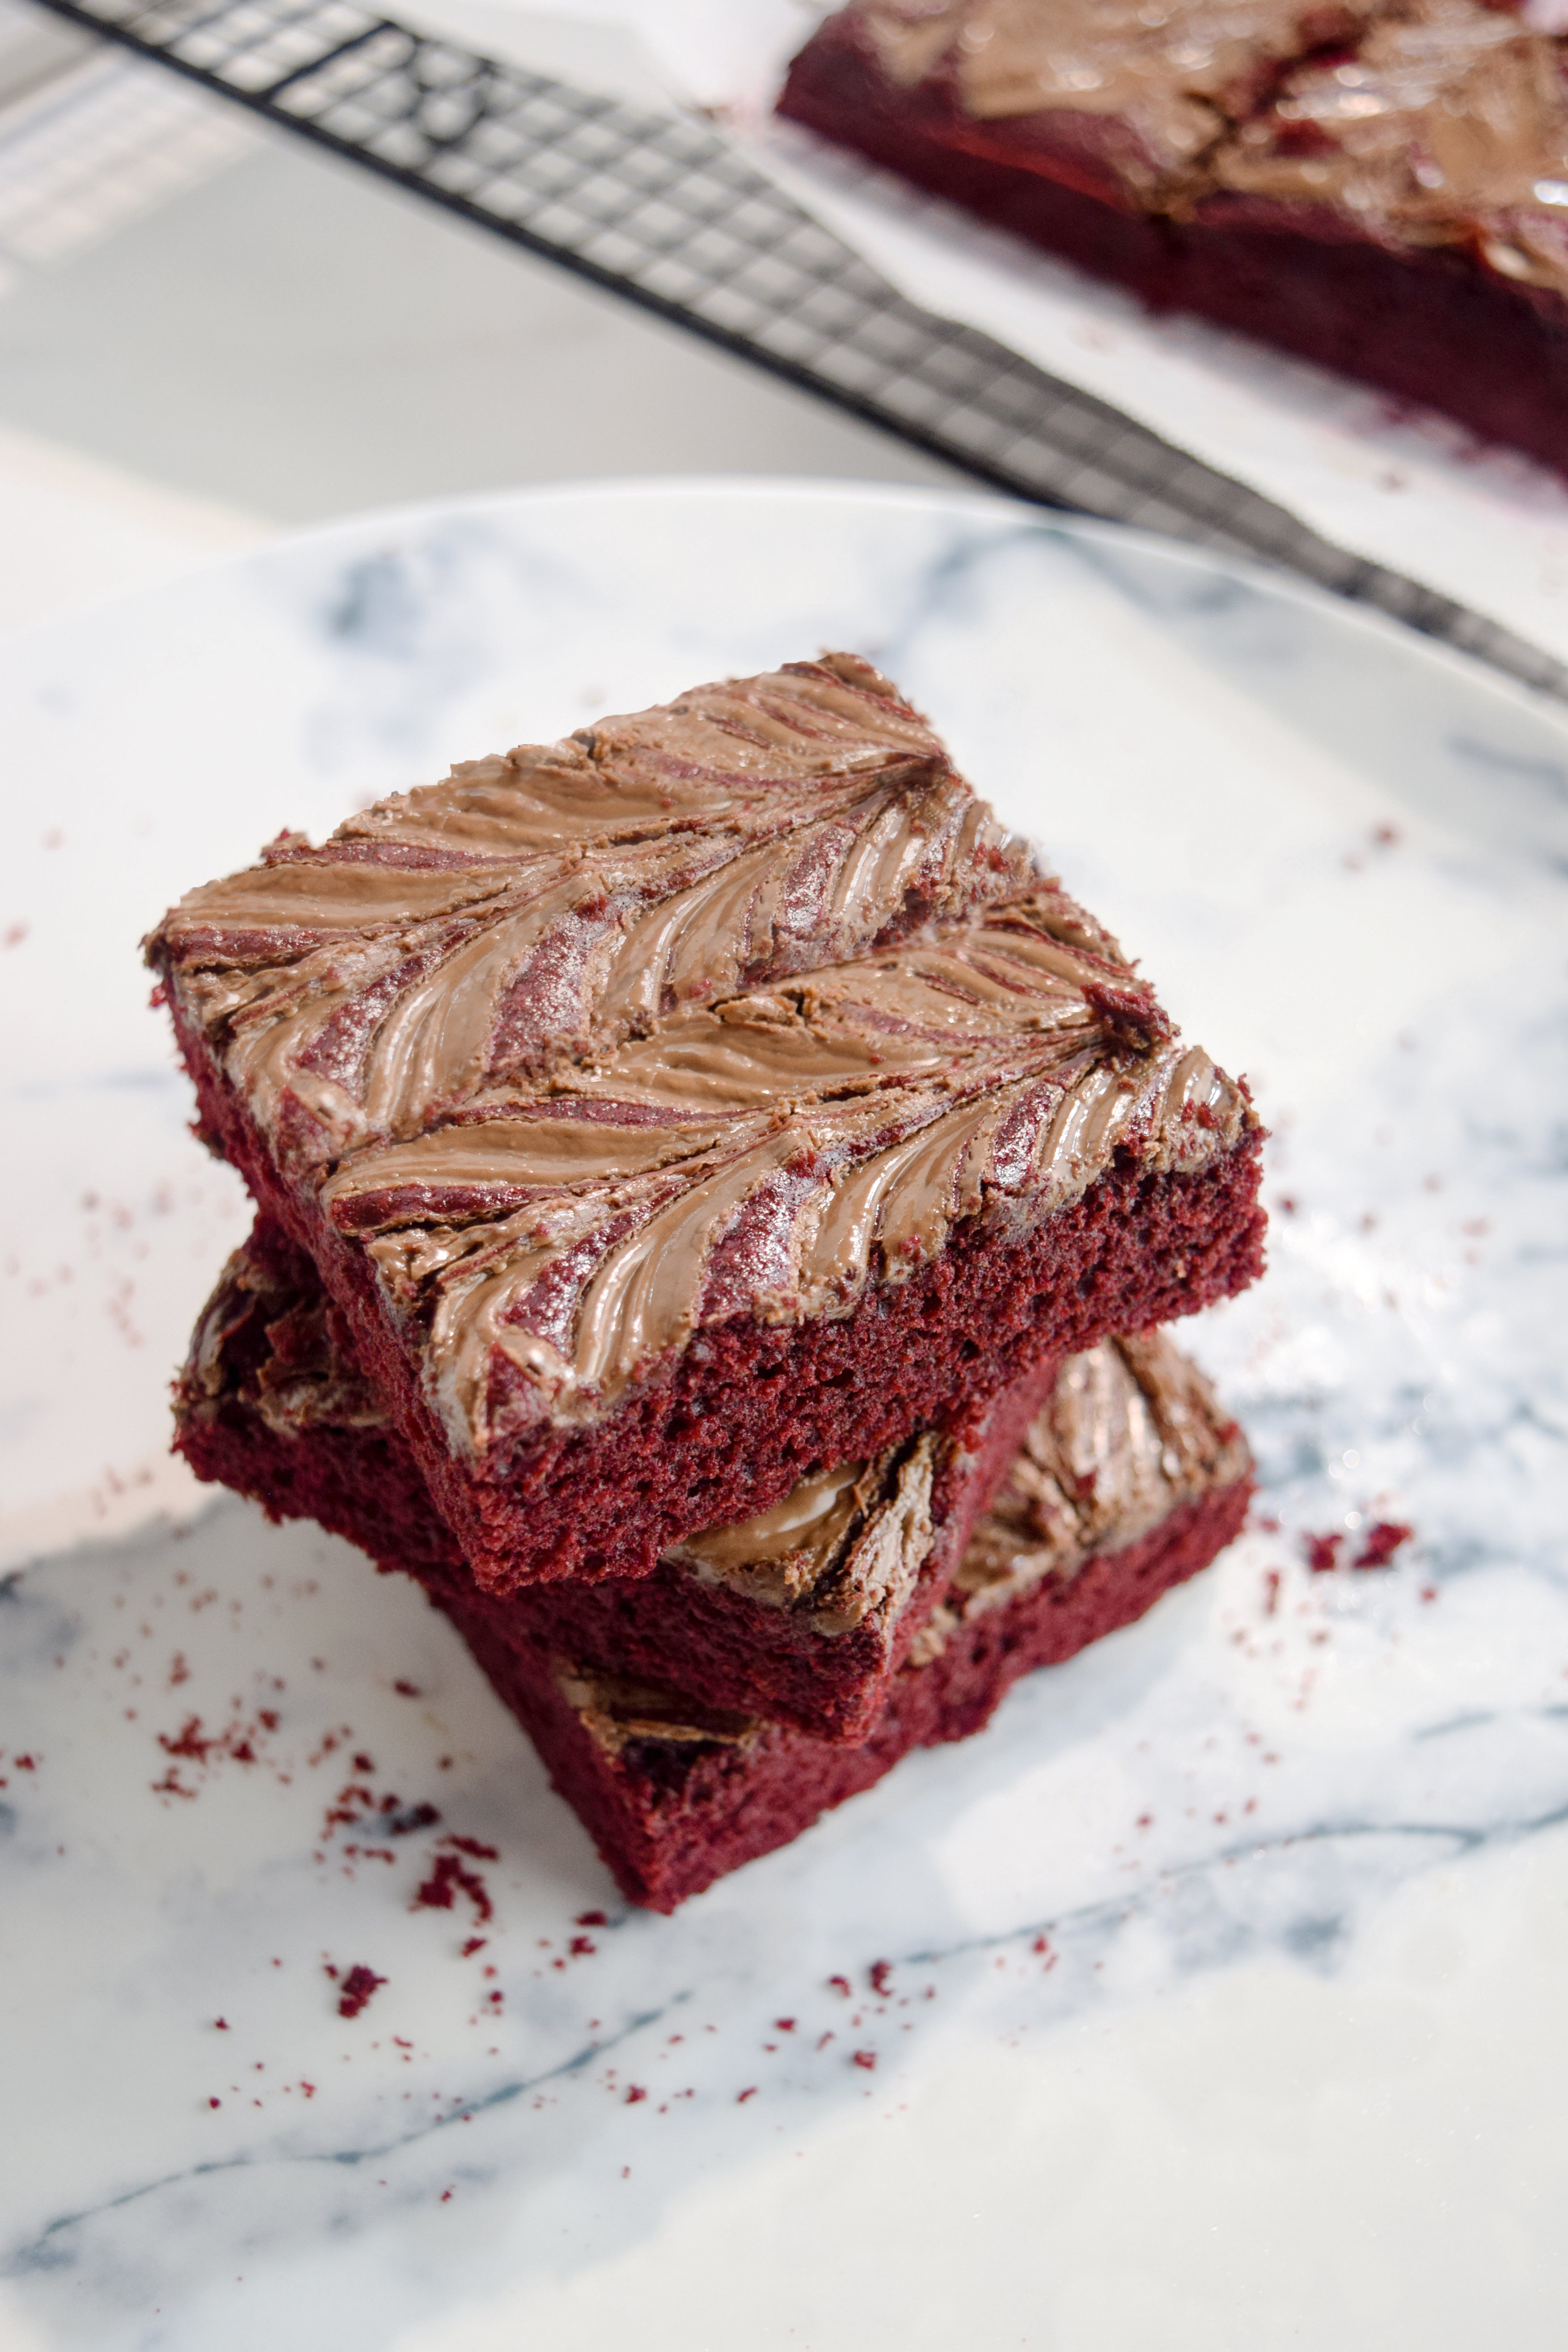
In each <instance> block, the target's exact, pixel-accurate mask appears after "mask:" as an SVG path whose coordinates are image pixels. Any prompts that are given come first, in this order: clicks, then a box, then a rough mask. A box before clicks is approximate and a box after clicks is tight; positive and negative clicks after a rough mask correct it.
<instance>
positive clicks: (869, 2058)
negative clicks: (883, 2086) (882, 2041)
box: [853, 2050, 877, 2074]
mask: <svg viewBox="0 0 1568 2352" xmlns="http://www.w3.org/2000/svg"><path fill="white" fill-rule="evenodd" d="M853 2063H854V2064H855V2065H857V2066H864V2067H865V2069H866V2072H867V2073H868V2074H869V2073H870V2072H871V2070H872V2068H873V2067H874V2066H875V2065H876V2063H877V2053H876V2052H875V2051H874V2050H857V2052H856V2053H855V2056H854V2060H853Z"/></svg>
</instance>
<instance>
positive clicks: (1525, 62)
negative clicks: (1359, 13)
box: [1214, 0, 1568, 294]
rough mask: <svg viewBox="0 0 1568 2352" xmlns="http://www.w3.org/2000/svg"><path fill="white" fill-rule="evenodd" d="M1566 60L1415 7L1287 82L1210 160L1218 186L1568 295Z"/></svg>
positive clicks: (1517, 33) (1516, 26) (1519, 35)
mask: <svg viewBox="0 0 1568 2352" xmlns="http://www.w3.org/2000/svg"><path fill="white" fill-rule="evenodd" d="M1565 61H1568V47H1565V45H1564V43H1563V42H1562V41H1561V40H1553V39H1550V38H1548V37H1546V36H1545V35H1543V34H1541V33H1536V32H1531V30H1530V29H1529V28H1528V27H1527V26H1523V25H1522V24H1521V22H1520V21H1519V19H1518V18H1517V17H1514V16H1506V15H1503V14H1500V13H1499V12H1496V11H1494V10H1491V9H1488V8H1479V7H1474V6H1469V5H1465V0H1412V5H1410V6H1409V7H1408V8H1407V9H1406V10H1405V11H1403V12H1402V13H1401V14H1400V15H1399V16H1393V17H1390V18H1387V19H1385V20H1384V21H1383V22H1381V23H1378V24H1376V25H1373V26H1371V27H1370V28H1369V30H1368V31H1367V32H1366V33H1365V35H1364V36H1363V39H1362V40H1361V42H1360V43H1359V44H1358V45H1357V47H1356V48H1355V50H1354V51H1353V53H1352V54H1349V55H1346V56H1343V57H1340V58H1331V59H1326V60H1323V61H1321V62H1320V63H1316V64H1312V65H1306V66H1302V67H1300V68H1298V69H1297V70H1296V71H1294V72H1293V73H1291V74H1290V75H1289V77H1288V78H1287V79H1286V80H1285V82H1284V83H1283V85H1282V86H1281V88H1280V89H1279V94H1278V96H1277V98H1276V100H1275V101H1274V103H1273V104H1272V105H1271V106H1270V107H1269V108H1268V110H1266V111H1265V112H1264V113H1262V114H1260V115H1259V116H1258V118H1257V120H1255V121H1251V122H1247V123H1244V124H1243V125H1242V126H1241V128H1240V130H1239V131H1238V132H1237V136H1236V138H1235V139H1234V140H1233V141H1231V142H1228V144H1227V145H1226V147H1225V148H1224V149H1223V150H1222V151H1221V152H1219V154H1218V155H1216V157H1215V163H1214V172H1215V180H1216V182H1217V184H1219V185H1220V186H1222V187H1224V188H1227V189H1232V190H1235V191H1237V193H1240V194H1247V195H1253V196H1264V197H1270V198H1274V199H1278V200H1283V201H1287V202H1300V201H1302V200H1305V201H1308V202H1311V203H1316V204H1333V205H1342V206H1343V207H1344V208H1345V210H1346V211H1348V212H1349V213H1351V214H1352V215H1355V216H1356V217H1358V218H1359V219H1361V220H1363V221H1364V222H1365V223H1367V224H1368V226H1371V227H1372V228H1373V230H1374V231H1375V232H1376V233H1377V234H1380V235H1383V236H1393V237H1395V238H1397V239H1399V240H1400V241H1402V242H1406V243H1410V244H1415V245H1453V244H1463V243H1472V244H1474V245H1475V246H1476V247H1477V249H1478V251H1479V254H1480V256H1481V257H1482V259H1483V260H1485V261H1486V262H1488V263H1489V265H1490V267H1491V268H1494V269H1496V270H1498V271H1500V273H1501V274H1502V275H1503V276H1504V277H1507V278H1513V279H1515V280H1516V281H1520V282H1523V283H1527V284H1531V285H1537V286H1543V287H1549V288H1551V289H1553V290H1554V291H1555V292H1557V293H1559V294H1568V80H1565V78H1564V71H1565Z"/></svg>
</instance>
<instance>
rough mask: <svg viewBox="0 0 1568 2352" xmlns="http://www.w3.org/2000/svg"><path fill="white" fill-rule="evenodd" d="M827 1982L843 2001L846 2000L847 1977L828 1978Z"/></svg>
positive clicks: (847, 1992) (847, 1989)
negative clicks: (840, 1995)
mask: <svg viewBox="0 0 1568 2352" xmlns="http://www.w3.org/2000/svg"><path fill="white" fill-rule="evenodd" d="M827 1981H828V1983H829V1985H830V1986H831V1987H832V1989H833V1990H834V1991H835V1992H837V1993H842V1994H843V1996H844V1998H845V2000H848V1998H849V1979H848V1978H847V1977H829V1978H828V1979H827Z"/></svg>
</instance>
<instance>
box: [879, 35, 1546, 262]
mask: <svg viewBox="0 0 1568 2352" xmlns="http://www.w3.org/2000/svg"><path fill="white" fill-rule="evenodd" d="M1529 15H1530V12H1529V11H1528V10H1525V9H1518V10H1516V9H1512V8H1508V7H1501V6H1499V7H1493V6H1489V5H1484V4H1483V0H1152V5H1143V0H865V5H862V6H861V7H860V8H858V10H857V11H856V12H855V18H856V22H857V24H858V26H859V27H860V29H861V33H862V36H863V38H864V40H865V41H866V43H867V44H868V46H869V47H870V49H871V51H872V53H873V54H874V55H875V57H876V58H877V60H878V62H879V65H880V68H881V69H882V71H883V72H884V73H885V74H886V75H887V77H888V78H889V80H891V81H893V82H895V83H896V84H898V85H899V86H900V88H902V89H922V88H923V89H927V90H929V92H930V93H931V96H932V98H933V99H941V98H942V97H944V96H945V97H947V98H948V99H950V100H951V102H952V105H953V106H954V107H955V108H956V110H957V111H958V115H959V117H960V119H961V121H962V120H967V121H970V122H973V123H974V124H975V125H984V123H986V122H990V121H1004V120H1012V121H1017V120H1018V119H1020V118H1028V117H1039V118H1042V119H1044V118H1047V117H1048V118H1050V119H1051V121H1052V122H1053V124H1054V125H1055V130H1054V133H1053V138H1052V140H1051V141H1050V142H1046V143H1043V144H1042V145H1041V146H1040V149H1039V153H1038V159H1037V160H1038V168H1039V169H1040V170H1041V171H1043V172H1046V173H1054V174H1055V175H1056V176H1058V178H1061V179H1063V180H1065V181H1067V182H1068V184H1072V185H1075V186H1076V185H1081V186H1084V187H1086V188H1088V189H1089V190H1090V191H1091V192H1092V193H1093V194H1098V195H1100V196H1102V197H1104V198H1105V199H1106V200H1107V201H1109V202H1110V203H1114V204H1121V205H1127V206H1131V207H1132V208H1134V209H1138V210H1145V211H1152V212H1166V213H1171V214H1173V215H1179V216H1187V215H1192V214H1193V213H1194V212H1201V210H1202V208H1203V207H1204V206H1205V204H1208V203H1210V202H1213V201H1215V200H1220V201H1221V202H1223V201H1225V200H1226V199H1227V198H1228V199H1230V200H1232V201H1234V200H1235V199H1236V198H1251V199H1254V200H1257V201H1261V202H1263V203H1265V204H1268V205H1276V206H1279V205H1332V206H1334V207H1336V208H1337V209H1339V210H1340V211H1341V212H1342V213H1343V214H1346V215H1350V216H1351V217H1352V219H1354V220H1356V221H1358V222H1359V223H1360V224H1361V225H1362V226H1363V228H1364V229H1365V231H1366V232H1367V233H1368V234H1369V235H1372V236H1376V237H1377V238H1379V239H1380V240H1382V241H1384V242H1387V243H1391V244H1402V245H1413V246H1432V245H1450V246H1464V247H1469V248H1470V249H1471V250H1472V251H1473V252H1474V253H1475V255H1476V257H1478V258H1479V260H1480V261H1481V262H1482V263H1484V264H1485V265H1486V266H1487V267H1488V268H1491V269H1493V270H1495V271H1497V272H1498V273H1499V274H1500V275H1501V276H1503V277H1506V278H1510V279H1512V280H1514V281H1515V282H1517V283H1523V284H1530V285H1534V286H1538V287H1542V288H1543V289H1551V290H1552V291H1553V292H1555V293H1556V294H1558V295H1559V296H1563V295H1568V80H1565V68H1568V42H1565V41H1564V40H1563V38H1562V37H1561V32H1562V27H1561V26H1559V27H1558V28H1557V30H1556V31H1555V32H1553V31H1547V30H1543V29H1541V28H1539V27H1538V26H1533V25H1531V23H1530V22H1529V21H1528V17H1529ZM961 143H962V142H961ZM1275 225H1276V226H1280V225H1282V224H1281V223H1280V222H1279V220H1278V219H1276V223H1275Z"/></svg>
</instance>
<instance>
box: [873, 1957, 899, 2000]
mask: <svg viewBox="0 0 1568 2352" xmlns="http://www.w3.org/2000/svg"><path fill="white" fill-rule="evenodd" d="M867 1974H868V1976H869V1978H870V1979H871V1990H872V1991H873V1992H881V1993H885V1992H888V1991H890V1990H891V1988H892V1978H893V1963H892V1962H891V1960H873V1961H872V1963H871V1965H870V1968H869V1969H868V1970H867Z"/></svg>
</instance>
